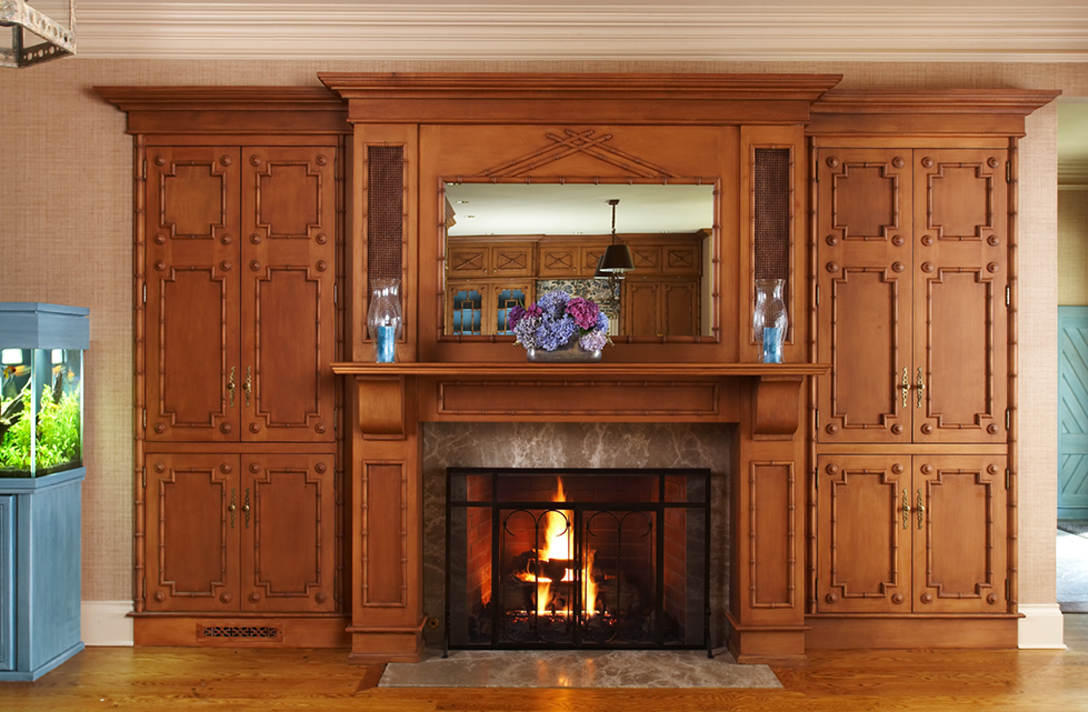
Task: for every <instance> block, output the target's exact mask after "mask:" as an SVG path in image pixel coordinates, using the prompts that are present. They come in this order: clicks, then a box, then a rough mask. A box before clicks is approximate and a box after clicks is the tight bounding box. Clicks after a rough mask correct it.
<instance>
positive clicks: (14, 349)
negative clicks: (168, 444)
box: [0, 302, 90, 706]
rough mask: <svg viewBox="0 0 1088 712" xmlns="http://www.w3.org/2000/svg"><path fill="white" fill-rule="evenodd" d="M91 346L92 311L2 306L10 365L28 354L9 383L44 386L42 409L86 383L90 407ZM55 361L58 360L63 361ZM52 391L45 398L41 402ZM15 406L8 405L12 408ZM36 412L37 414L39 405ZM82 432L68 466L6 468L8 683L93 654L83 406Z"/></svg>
mask: <svg viewBox="0 0 1088 712" xmlns="http://www.w3.org/2000/svg"><path fill="white" fill-rule="evenodd" d="M89 344H90V327H89V325H88V311H87V310H86V309H84V308H81V307H67V306H59V305H53V304H39V303H21V302H20V303H12V302H2V303H0V349H3V350H4V353H5V364H7V363H8V361H10V360H12V359H13V358H16V359H17V357H20V356H21V355H25V356H26V362H25V365H24V364H23V363H18V364H17V365H16V364H8V365H7V366H6V367H5V374H4V375H5V385H19V388H22V385H20V384H19V383H17V382H15V381H13V380H12V379H14V378H17V377H21V378H23V379H24V380H25V381H27V382H29V383H30V384H31V386H32V387H33V388H34V392H33V396H34V398H35V403H36V400H38V399H39V398H41V399H45V400H47V399H48V398H49V392H48V390H49V387H50V386H51V385H52V384H54V383H56V388H57V391H58V392H59V391H60V390H61V388H62V387H63V388H64V389H65V391H66V392H67V391H68V390H72V389H75V388H77V385H76V384H78V388H79V390H78V391H76V392H75V397H76V398H78V399H79V400H80V401H81V400H82V389H81V380H82V379H81V375H82V371H81V367H80V365H71V366H70V365H69V361H70V362H71V364H75V363H76V361H79V362H80V364H81V360H82V351H83V350H86V349H87V347H88V346H89ZM52 354H57V355H58V358H57V359H56V363H54V362H53V360H52V359H51V355H52ZM9 370H10V372H11V373H10V374H9V373H8V371H9ZM20 374H25V375H22V376H20ZM58 374H62V376H61V380H57V378H58ZM48 378H52V379H53V380H51V381H47V380H45V379H48ZM64 378H67V380H64ZM43 387H44V388H45V390H46V392H45V395H43V396H40V397H39V393H40V392H41V391H42V388H43ZM58 397H59V396H58ZM5 398H7V394H5ZM10 404H11V399H10V398H8V399H7V401H6V402H5V405H6V406H10ZM42 407H45V406H42ZM4 410H5V411H6V410H7V408H5V409H4ZM24 410H25V409H24ZM32 410H33V412H34V413H37V407H36V406H35V407H34V408H32ZM3 415H4V417H5V418H7V420H5V421H4V425H5V430H6V431H7V430H10V429H12V428H13V426H11V424H10V422H11V421H13V420H15V417H17V416H12V415H11V414H9V413H7V412H5V413H3ZM23 415H25V412H24V413H23ZM35 422H37V421H35ZM79 430H80V435H79V438H78V442H79V445H78V449H77V454H76V455H73V456H72V457H71V458H70V459H69V460H68V461H65V462H62V463H61V464H60V465H59V466H55V467H51V468H50V467H44V468H43V467H36V466H31V467H30V468H29V469H28V470H27V471H25V472H24V471H18V470H17V469H12V468H11V467H10V466H5V468H4V469H2V470H0V682H2V681H9V680H22V681H29V680H37V679H38V678H39V677H41V676H42V675H44V674H46V673H47V672H49V671H50V670H52V669H53V668H55V667H57V666H58V665H60V664H61V663H63V662H64V661H66V660H68V659H69V658H71V657H72V656H73V655H75V654H76V653H78V652H79V651H81V650H83V641H82V640H81V639H80V524H81V520H82V516H81V513H82V510H81V501H80V500H81V491H82V487H83V478H84V476H85V474H86V470H85V469H84V468H83V466H82V464H83V463H82V456H83V453H82V403H80V423H79ZM35 442H36V443H37V442H39V441H35ZM34 447H38V445H34ZM39 462H40V460H39ZM0 706H2V705H0Z"/></svg>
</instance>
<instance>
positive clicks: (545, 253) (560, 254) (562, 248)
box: [537, 244, 603, 279]
mask: <svg viewBox="0 0 1088 712" xmlns="http://www.w3.org/2000/svg"><path fill="white" fill-rule="evenodd" d="M580 249H581V248H580V247H579V246H578V245H544V244H542V245H541V246H540V266H539V268H538V271H537V276H538V277H559V278H561V279H571V278H574V277H578V276H579V274H580V270H579V265H580V263H581V258H580V254H581V253H580ZM602 254H603V252H602ZM593 269H594V270H596V269H597V265H596V264H594V265H593ZM589 274H590V275H592V274H593V273H592V272H590V273H589Z"/></svg>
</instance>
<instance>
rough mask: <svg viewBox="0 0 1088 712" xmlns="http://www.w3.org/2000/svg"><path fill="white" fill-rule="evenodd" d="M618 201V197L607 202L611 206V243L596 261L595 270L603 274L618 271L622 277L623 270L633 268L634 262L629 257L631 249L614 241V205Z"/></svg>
mask: <svg viewBox="0 0 1088 712" xmlns="http://www.w3.org/2000/svg"><path fill="white" fill-rule="evenodd" d="M619 202H620V201H619V199H618V198H613V199H612V200H609V201H608V204H609V205H611V206H612V244H611V245H609V246H608V249H606V250H605V251H604V255H603V256H602V257H601V259H600V261H599V262H597V271H598V272H604V273H605V276H607V275H609V274H614V273H618V275H619V276H620V277H622V276H623V273H624V272H629V271H630V270H633V269H634V268H635V262H634V260H632V259H631V251H630V250H629V249H627V245H624V244H623V243H620V242H617V241H616V206H617V205H618V204H619Z"/></svg>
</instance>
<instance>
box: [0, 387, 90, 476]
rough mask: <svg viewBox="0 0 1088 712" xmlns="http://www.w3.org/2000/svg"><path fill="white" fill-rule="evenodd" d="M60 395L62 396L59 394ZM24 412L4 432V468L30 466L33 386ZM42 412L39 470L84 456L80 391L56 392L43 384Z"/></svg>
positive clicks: (0, 451) (0, 457) (0, 449)
mask: <svg viewBox="0 0 1088 712" xmlns="http://www.w3.org/2000/svg"><path fill="white" fill-rule="evenodd" d="M58 396H59V397H58ZM20 397H21V398H22V404H23V408H22V415H23V416H24V417H21V418H19V419H18V420H16V421H15V422H13V423H12V424H11V425H10V427H9V428H8V429H7V432H5V433H4V439H3V443H2V444H0V468H2V469H7V470H29V469H30V451H31V445H32V443H31V442H30V424H31V418H29V417H25V416H29V415H30V413H31V412H32V411H31V403H30V398H31V389H29V388H25V389H23V392H22V393H21V394H20ZM39 406H40V409H39V411H38V427H37V431H38V432H37V454H36V460H35V463H34V464H35V467H36V469H38V470H43V469H48V468H50V467H56V466H57V465H62V464H64V463H67V462H73V461H75V460H78V459H79V458H80V421H79V415H80V413H79V410H80V409H79V395H78V391H71V392H66V393H60V394H55V393H54V391H53V389H52V388H50V387H49V386H48V385H44V386H43V387H42V396H41V402H40V404H39Z"/></svg>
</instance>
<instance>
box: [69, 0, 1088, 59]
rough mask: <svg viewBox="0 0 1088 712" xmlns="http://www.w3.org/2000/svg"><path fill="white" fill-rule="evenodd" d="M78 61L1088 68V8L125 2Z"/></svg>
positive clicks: (86, 20) (99, 8) (92, 25)
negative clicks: (658, 62)
mask: <svg viewBox="0 0 1088 712" xmlns="http://www.w3.org/2000/svg"><path fill="white" fill-rule="evenodd" d="M76 41H77V46H78V55H77V56H78V57H84V58H116V59H151V58H162V59H329V60H360V59H368V60H377V59H380V60H435V59H462V60H481V59H508V60H517V59H531V60H585V59H594V60H719V61H744V60H760V61H896V62H904V61H906V62H909V61H960V62H962V61H980V62H1009V61H1016V62H1083V61H1088V6H1086V5H1084V4H1083V3H1076V4H1069V5H1054V4H1046V3H1044V4H1043V5H1042V6H1040V5H1034V6H1032V5H1024V6H1015V7H989V8H979V7H967V6H959V7H956V6H952V7H948V6H945V7H940V8H937V7H914V8H905V7H892V6H887V7H881V6H879V5H875V6H869V5H867V6H857V7H855V6H846V5H834V6H830V7H829V6H822V5H797V6H783V5H780V4H778V5H774V6H768V7H760V6H756V5H743V6H729V7H708V6H707V5H705V4H692V5H683V4H680V5H673V6H670V5H656V4H655V5H647V4H644V3H639V2H632V3H630V4H626V5H625V4H623V3H620V4H609V5H607V6H603V5H600V4H596V5H595V4H594V3H592V2H590V3H586V4H582V5H563V6H551V7H549V8H546V9H542V8H540V7H539V5H537V6H536V7H532V6H525V5H517V6H511V5H501V6H498V5H485V4H457V3H454V4H451V3H442V4H439V3H421V4H416V3H411V4H403V3H389V2H386V3H358V2H353V3H348V2H339V3H293V4H289V5H288V4H283V3H282V2H281V3H275V2H244V3H243V2H223V3H210V2H156V1H153V0H152V1H149V2H139V3H134V2H123V1H115V2H110V1H105V0H103V1H98V0H87V1H86V2H84V3H81V4H80V5H79V6H78V7H77V23H76Z"/></svg>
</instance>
